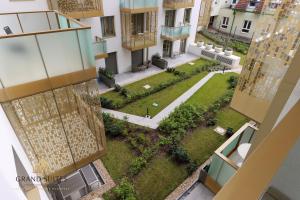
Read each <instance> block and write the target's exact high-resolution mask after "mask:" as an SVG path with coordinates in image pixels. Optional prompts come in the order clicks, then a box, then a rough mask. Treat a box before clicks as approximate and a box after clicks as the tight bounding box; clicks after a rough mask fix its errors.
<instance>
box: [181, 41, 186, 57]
mask: <svg viewBox="0 0 300 200" xmlns="http://www.w3.org/2000/svg"><path fill="white" fill-rule="evenodd" d="M185 49H186V39H183V40H180V54H184V53H185Z"/></svg>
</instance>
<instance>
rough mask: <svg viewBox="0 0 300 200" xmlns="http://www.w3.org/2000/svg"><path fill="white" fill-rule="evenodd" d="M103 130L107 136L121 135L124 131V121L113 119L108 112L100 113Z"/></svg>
mask: <svg viewBox="0 0 300 200" xmlns="http://www.w3.org/2000/svg"><path fill="white" fill-rule="evenodd" d="M102 118H103V123H104V127H105V132H106V134H107V135H108V136H111V137H117V136H120V135H123V134H124V132H125V123H124V122H122V121H119V120H115V119H113V118H112V117H111V116H110V115H109V114H107V113H103V114H102Z"/></svg>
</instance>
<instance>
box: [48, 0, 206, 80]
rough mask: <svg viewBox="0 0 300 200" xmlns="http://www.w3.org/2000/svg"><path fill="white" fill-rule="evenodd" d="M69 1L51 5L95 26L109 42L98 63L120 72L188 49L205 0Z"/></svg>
mask: <svg viewBox="0 0 300 200" xmlns="http://www.w3.org/2000/svg"><path fill="white" fill-rule="evenodd" d="M69 2H71V1H70V0H49V1H48V3H49V8H50V9H54V10H59V11H60V12H62V13H65V14H67V15H69V16H71V17H74V18H76V19H78V20H80V22H82V23H84V24H87V25H90V26H91V27H92V34H93V37H94V38H95V37H98V38H101V40H103V41H105V43H106V45H105V46H106V47H105V48H106V53H107V55H106V56H105V57H104V59H103V58H101V57H100V58H99V59H97V67H102V68H106V69H107V70H108V71H110V72H112V73H114V74H118V73H123V72H128V71H138V70H142V69H143V66H144V65H146V64H147V61H149V60H151V57H152V56H153V55H154V54H160V55H161V56H163V57H174V56H177V55H179V54H183V53H185V52H186V50H187V46H188V44H189V43H191V42H194V40H195V34H196V29H197V23H198V16H199V10H200V3H201V0H176V1H173V0H120V1H119V0H118V1H111V0H101V1H88V2H90V3H91V4H88V3H86V4H82V3H80V2H81V1H80V0H78V1H72V2H74V5H71V4H70V3H69ZM66 5H68V6H66ZM82 6H83V7H82ZM84 10H89V12H86V11H84ZM98 11H99V12H98Z"/></svg>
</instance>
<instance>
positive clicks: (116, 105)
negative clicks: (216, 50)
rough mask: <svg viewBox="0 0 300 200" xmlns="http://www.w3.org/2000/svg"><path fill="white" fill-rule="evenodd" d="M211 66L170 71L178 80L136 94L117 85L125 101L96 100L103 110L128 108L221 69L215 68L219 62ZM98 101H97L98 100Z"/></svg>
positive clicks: (117, 89) (102, 97) (103, 98)
mask: <svg viewBox="0 0 300 200" xmlns="http://www.w3.org/2000/svg"><path fill="white" fill-rule="evenodd" d="M210 63H211V64H207V65H204V66H201V67H197V68H195V69H194V70H193V71H192V72H190V73H188V74H187V73H185V72H179V71H176V70H175V71H174V70H169V71H168V72H169V73H174V75H175V76H176V77H177V78H176V79H172V80H170V81H166V82H162V83H161V84H159V85H158V86H156V87H152V88H151V89H149V90H146V91H143V92H140V93H134V92H129V91H128V90H127V89H126V88H122V87H121V86H119V85H117V86H116V88H115V91H116V92H119V93H120V95H122V96H124V97H125V99H124V100H123V101H119V102H115V101H113V100H111V99H109V98H106V97H104V96H100V97H99V96H98V97H95V98H98V99H99V100H100V102H101V105H102V107H103V108H108V109H121V108H123V107H124V106H126V105H127V104H129V103H132V102H135V101H137V100H139V99H141V98H144V97H147V96H150V95H152V94H154V93H157V92H159V91H161V90H163V89H165V88H168V87H170V86H172V85H175V84H177V83H179V82H181V81H183V80H186V79H189V78H191V77H192V76H195V75H197V74H199V73H201V72H204V71H209V72H210V71H215V70H218V69H219V68H216V67H215V66H216V65H218V64H219V63H217V62H213V61H211V62H210ZM96 101H97V100H96Z"/></svg>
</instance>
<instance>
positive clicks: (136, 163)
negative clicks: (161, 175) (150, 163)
mask: <svg viewBox="0 0 300 200" xmlns="http://www.w3.org/2000/svg"><path fill="white" fill-rule="evenodd" d="M146 164H147V161H146V160H145V158H143V157H141V156H140V157H137V158H136V159H134V160H133V161H132V163H131V164H130V166H129V173H130V175H131V176H134V175H137V174H138V173H140V171H142V169H143V168H144V167H146Z"/></svg>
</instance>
